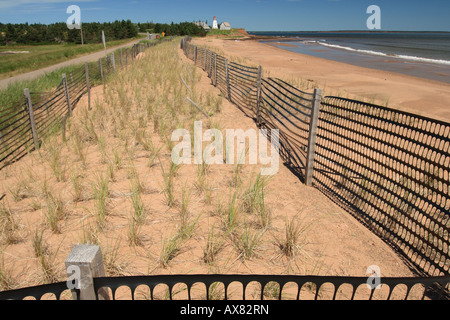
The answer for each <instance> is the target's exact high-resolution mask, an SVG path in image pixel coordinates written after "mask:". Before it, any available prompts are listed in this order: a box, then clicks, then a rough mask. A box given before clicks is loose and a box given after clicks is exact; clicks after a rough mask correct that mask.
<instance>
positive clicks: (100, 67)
mask: <svg viewBox="0 0 450 320" xmlns="http://www.w3.org/2000/svg"><path fill="white" fill-rule="evenodd" d="M98 66H99V70H100V76H101V77H102V82H103V88H105V77H104V76H103V66H102V58H100V59H98Z"/></svg>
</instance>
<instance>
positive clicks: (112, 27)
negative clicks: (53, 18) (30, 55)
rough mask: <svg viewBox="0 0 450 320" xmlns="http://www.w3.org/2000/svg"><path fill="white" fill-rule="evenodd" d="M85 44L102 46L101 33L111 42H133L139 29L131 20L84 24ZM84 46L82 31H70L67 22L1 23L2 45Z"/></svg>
mask: <svg viewBox="0 0 450 320" xmlns="http://www.w3.org/2000/svg"><path fill="white" fill-rule="evenodd" d="M82 28H83V40H84V43H101V42H102V31H104V32H105V37H106V39H108V40H120V39H127V38H133V37H136V36H137V35H138V28H137V26H136V25H135V24H133V23H132V22H131V21H130V20H127V21H125V20H122V21H118V20H116V21H114V22H105V23H98V22H92V23H83V26H82ZM51 43H81V35H80V30H77V29H72V30H70V29H69V28H67V24H66V23H64V22H59V23H53V24H50V25H45V24H40V23H33V24H28V23H19V24H12V23H8V24H3V23H0V45H11V44H51Z"/></svg>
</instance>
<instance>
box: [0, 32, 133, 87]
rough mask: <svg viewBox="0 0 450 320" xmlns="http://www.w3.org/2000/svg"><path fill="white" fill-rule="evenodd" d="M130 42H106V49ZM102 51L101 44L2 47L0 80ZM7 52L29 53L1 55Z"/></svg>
mask: <svg viewBox="0 0 450 320" xmlns="http://www.w3.org/2000/svg"><path fill="white" fill-rule="evenodd" d="M136 39H138V38H136ZM132 40H134V38H133V39H124V40H116V41H109V42H107V47H112V46H117V45H120V44H123V43H126V42H130V41H132ZM102 49H103V44H102V43H96V44H85V45H83V46H82V45H76V44H55V45H37V46H19V45H12V46H3V47H0V79H6V78H9V77H12V76H15V75H18V74H21V73H25V72H29V71H34V70H38V69H41V68H44V67H48V66H50V65H53V64H56V63H59V62H63V61H66V60H69V59H73V58H75V57H78V56H81V55H84V54H88V53H92V52H96V51H100V50H102ZM7 51H19V52H20V51H28V52H29V53H17V54H2V53H3V52H7Z"/></svg>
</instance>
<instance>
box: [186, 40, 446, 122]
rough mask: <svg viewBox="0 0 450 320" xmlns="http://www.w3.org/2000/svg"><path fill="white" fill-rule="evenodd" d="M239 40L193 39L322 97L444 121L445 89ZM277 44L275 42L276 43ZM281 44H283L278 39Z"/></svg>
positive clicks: (429, 82) (425, 81)
mask: <svg viewBox="0 0 450 320" xmlns="http://www.w3.org/2000/svg"><path fill="white" fill-rule="evenodd" d="M267 38H268V37H266V39H260V37H257V38H256V37H248V38H247V39H245V40H244V41H242V40H238V41H236V40H233V41H230V40H224V39H208V38H206V39H194V40H193V41H194V43H197V44H199V45H206V46H210V47H217V48H219V49H220V50H221V51H223V52H224V53H225V55H227V56H229V57H233V56H236V57H239V58H240V59H244V60H245V61H248V62H249V63H251V64H256V65H261V66H262V67H263V70H264V71H265V74H266V76H267V75H269V76H272V77H279V78H282V79H294V80H295V79H296V80H299V79H300V80H301V82H305V81H306V82H309V83H311V84H312V85H314V86H316V87H320V88H322V89H323V90H324V95H339V96H343V97H346V98H351V99H356V100H365V101H367V100H368V101H369V102H372V103H375V104H379V105H383V106H385V105H387V106H388V107H391V108H395V109H399V110H404V111H406V112H412V113H416V114H420V115H424V116H428V117H432V118H435V119H438V120H442V121H446V122H450V84H448V83H445V82H439V81H436V80H430V79H425V78H419V77H415V76H410V75H404V74H401V73H395V72H390V71H384V70H378V69H372V68H367V67H361V66H355V65H352V64H348V63H344V62H338V61H334V60H328V59H324V58H319V57H315V56H312V55H306V54H302V53H297V52H293V51H290V50H289V49H285V48H280V47H278V46H276V45H273V44H267V43H262V42H260V40H267ZM277 39H279V38H277ZM283 40H286V39H283Z"/></svg>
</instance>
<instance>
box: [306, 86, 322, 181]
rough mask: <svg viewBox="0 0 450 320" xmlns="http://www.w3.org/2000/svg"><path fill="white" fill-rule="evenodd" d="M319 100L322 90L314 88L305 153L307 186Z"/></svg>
mask: <svg viewBox="0 0 450 320" xmlns="http://www.w3.org/2000/svg"><path fill="white" fill-rule="evenodd" d="M321 100H322V90H321V89H314V97H313V101H312V107H311V122H310V125H309V137H308V149H307V153H306V170H305V184H306V185H307V186H311V185H312V179H313V173H314V155H315V148H316V136H317V123H318V120H319V112H320V102H321Z"/></svg>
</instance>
